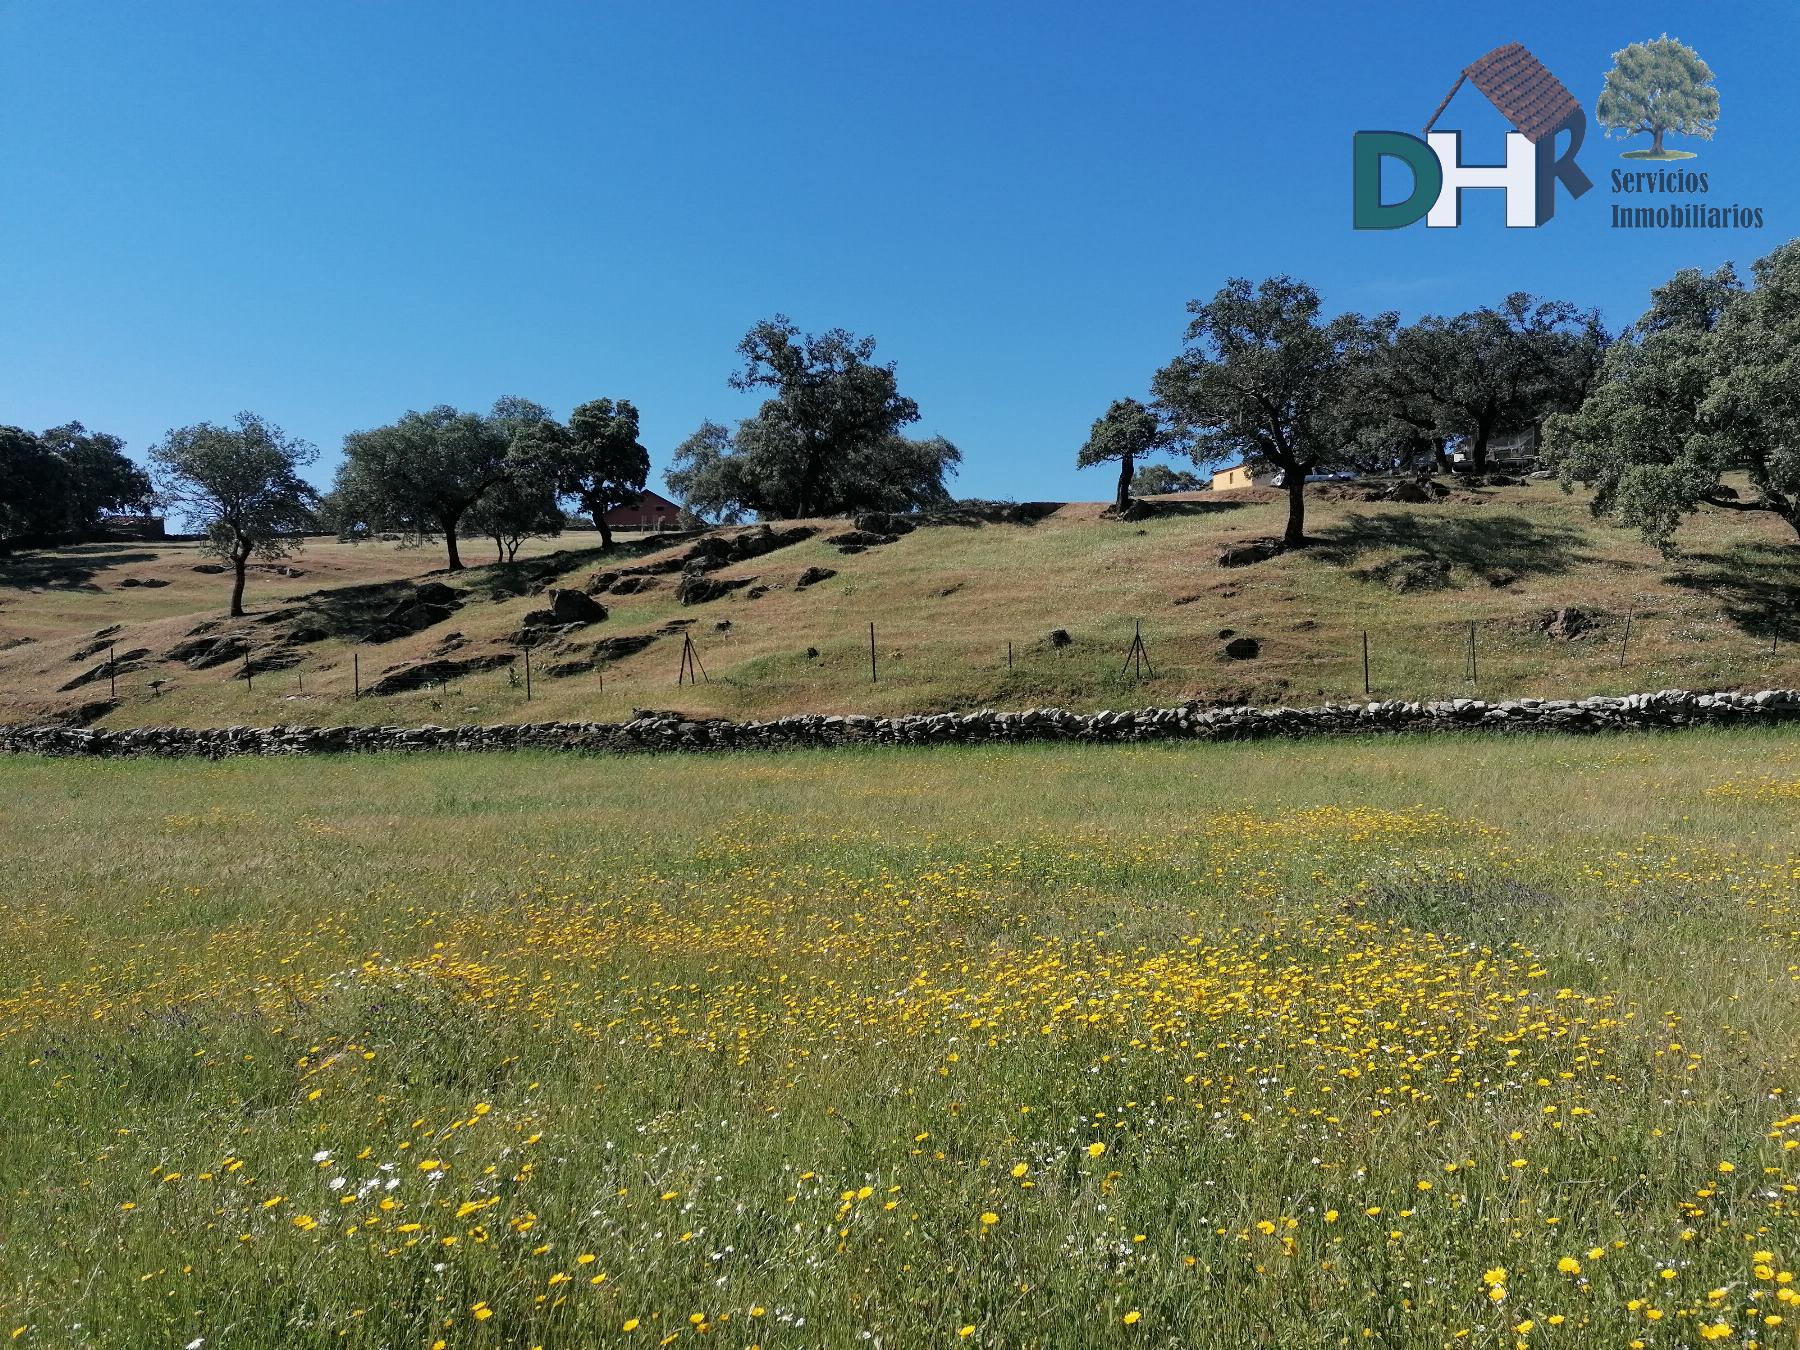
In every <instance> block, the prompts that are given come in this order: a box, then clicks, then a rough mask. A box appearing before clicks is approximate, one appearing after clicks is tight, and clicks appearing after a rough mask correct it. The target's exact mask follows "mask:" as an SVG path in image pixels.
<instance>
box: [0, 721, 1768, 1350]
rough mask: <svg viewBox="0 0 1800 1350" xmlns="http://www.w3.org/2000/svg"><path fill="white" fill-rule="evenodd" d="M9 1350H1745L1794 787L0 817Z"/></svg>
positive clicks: (974, 786) (551, 791)
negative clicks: (154, 1349)
mask: <svg viewBox="0 0 1800 1350" xmlns="http://www.w3.org/2000/svg"><path fill="white" fill-rule="evenodd" d="M0 789H3V791H4V799H5V800H6V801H8V802H9V803H11V809H9V810H8V811H7V812H6V813H4V815H0V847H3V848H4V851H5V855H6V857H7V858H8V860H9V865H8V869H7V873H6V878H7V879H6V883H5V887H4V890H3V891H0V940H4V942H5V944H6V949H7V951H8V960H7V962H6V965H5V967H4V972H3V973H0V1099H3V1100H4V1101H5V1102H6V1103H7V1104H8V1107H9V1111H8V1117H9V1120H8V1139H7V1146H6V1148H5V1149H3V1150H0V1195H3V1196H4V1197H5V1198H4V1204H3V1205H0V1333H7V1334H12V1335H13V1336H14V1337H15V1343H17V1344H20V1345H109V1346H110V1345H123V1344H131V1345H167V1346H201V1345H211V1346H232V1347H240V1346H250V1347H260V1346H306V1345H319V1346H323V1345H367V1346H420V1347H430V1346H434V1345H436V1346H444V1347H446V1350H448V1348H449V1347H464V1346H468V1347H479V1346H501V1345H505V1346H514V1345H517V1346H534V1345H542V1346H545V1347H553V1346H587V1345H613V1344H618V1345H642V1346H650V1345H658V1344H719V1345H732V1346H749V1345H759V1346H763V1347H799V1346H839V1345H843V1346H855V1345H865V1344H866V1345H874V1346H890V1347H901V1346H928V1345H945V1346H955V1345H976V1346H996V1345H1007V1346H1013V1345H1018V1346H1056V1347H1066V1346H1089V1345H1091V1346H1114V1345H1119V1346H1130V1345H1144V1346H1149V1345H1157V1346H1170V1345H1177V1346H1224V1345H1231V1346H1238V1345H1258V1344H1260V1345H1271V1346H1284V1347H1292V1346H1313V1345H1348V1344H1356V1345H1362V1344H1373V1345H1382V1346H1407V1347H1411V1346H1438V1345H1445V1344H1449V1345H1479V1346H1516V1345H1526V1346H1540V1345H1543V1346H1557V1345H1565V1346H1592V1345H1620V1346H1631V1345H1637V1346H1645V1347H1650V1346H1676V1345H1690V1344H1699V1343H1702V1342H1719V1343H1723V1344H1729V1345H1738V1346H1750V1345H1787V1344H1791V1343H1792V1342H1793V1339H1794V1337H1793V1333H1792V1328H1793V1326H1794V1325H1795V1323H1796V1322H1800V1316H1795V1315H1793V1314H1791V1313H1790V1307H1791V1305H1792V1304H1794V1303H1795V1302H1797V1301H1800V1289H1797V1288H1796V1284H1795V1278H1794V1274H1793V1272H1794V1271H1795V1270H1796V1269H1800V1214H1797V1212H1796V1196H1797V1195H1800V1190H1797V1187H1800V1104H1797V1103H1796V1102H1795V1101H1794V1100H1793V1093H1794V1091H1795V1089H1796V1086H1800V1084H1797V1083H1796V1076H1795V1050H1794V1048H1795V1046H1796V1043H1797V1041H1796V1031H1797V1029H1800V1010H1797V1008H1796V1001H1795V992H1796V987H1797V986H1796V983H1795V980H1796V976H1797V973H1800V913H1797V912H1796V887H1797V884H1800V882H1797V878H1800V838H1797V837H1796V829H1795V823H1794V822H1795V814H1794V808H1795V804H1796V802H1800V742H1797V741H1795V740H1794V739H1793V738H1792V737H1791V736H1783V735H1780V734H1777V733H1767V732H1765V733H1741V734H1730V735H1727V734H1693V735H1687V736H1682V737H1679V738H1677V737H1665V738H1649V737H1620V738H1615V739H1607V740H1604V741H1592V742H1583V741H1575V740H1566V739H1542V740H1538V739H1512V740H1490V739H1484V738H1470V739H1465V740H1457V741H1429V742H1428V741H1423V740H1401V741H1391V742H1385V743H1380V744H1375V743H1364V742H1344V743H1335V744H1329V743H1321V744H1310V745H1293V746H1235V747H1234V746H1218V747H1206V748H1194V747H1145V748H1133V749H1121V748H1116V747H1092V748H1081V747H1044V746H1039V747H1014V748H995V749H969V750H942V751H933V752H904V751H887V752H875V751H870V752H841V753H836V754H831V755H816V754H793V755H788V756H783V757H755V756H742V757H735V756H734V757H730V758H727V759H710V758H709V759H677V760H669V761H658V762H653V763H652V762H643V763H639V762H632V763H622V762H617V761H610V760H604V759H584V758H569V757H564V758H551V757H538V756H530V755H515V756H488V757H461V756H443V757H418V758H413V759H397V758H367V759H349V758H342V759H314V760H306V761H298V762H291V763H278V764H265V763H256V762H247V761H232V762H225V763H216V764H193V763H167V762H130V763H91V764H88V763H81V764H72V763H52V762H38V761H21V760H14V761H8V762H5V763H3V764H0Z"/></svg>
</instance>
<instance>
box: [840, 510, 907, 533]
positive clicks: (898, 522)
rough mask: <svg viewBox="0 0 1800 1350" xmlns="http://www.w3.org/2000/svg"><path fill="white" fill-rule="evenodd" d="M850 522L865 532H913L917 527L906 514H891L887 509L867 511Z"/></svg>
mask: <svg viewBox="0 0 1800 1350" xmlns="http://www.w3.org/2000/svg"><path fill="white" fill-rule="evenodd" d="M850 523H851V524H852V525H854V526H855V527H856V528H857V529H858V530H861V531H862V532H863V533H865V534H885V535H900V534H911V533H912V532H913V530H914V529H916V528H917V526H915V525H914V524H913V522H912V521H910V520H908V519H907V518H906V517H905V516H896V515H890V514H889V513H888V512H886V511H865V512H863V513H862V514H861V515H859V516H857V517H855V518H854V519H852V520H851V522H850Z"/></svg>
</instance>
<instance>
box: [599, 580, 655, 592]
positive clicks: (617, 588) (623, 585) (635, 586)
mask: <svg viewBox="0 0 1800 1350" xmlns="http://www.w3.org/2000/svg"><path fill="white" fill-rule="evenodd" d="M660 585H662V582H660V581H658V580H657V579H656V578H655V577H650V576H629V577H620V578H619V579H618V580H617V581H615V582H613V583H612V585H610V586H608V587H607V588H606V592H607V594H608V595H637V594H640V593H641V592H643V591H649V590H654V589H656V587H658V586H660Z"/></svg>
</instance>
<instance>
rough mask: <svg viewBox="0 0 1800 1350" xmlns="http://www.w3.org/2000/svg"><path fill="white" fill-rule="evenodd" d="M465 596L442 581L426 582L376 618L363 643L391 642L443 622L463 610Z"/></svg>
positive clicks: (365, 634)
mask: <svg viewBox="0 0 1800 1350" xmlns="http://www.w3.org/2000/svg"><path fill="white" fill-rule="evenodd" d="M466 598H467V597H465V596H464V594H463V593H462V592H461V591H459V590H457V589H455V588H454V587H451V586H446V585H444V583H443V582H441V581H428V582H426V583H425V584H424V585H422V586H419V587H417V588H416V589H415V590H414V591H413V593H412V595H411V596H410V597H408V598H407V599H404V600H402V601H400V602H399V603H398V604H396V605H395V606H394V607H393V608H392V609H390V610H388V611H387V612H386V613H384V614H381V615H379V616H378V617H377V618H376V620H375V622H374V623H373V624H372V625H371V626H370V627H369V629H368V631H367V632H365V633H364V634H363V641H365V642H393V641H395V640H396V639H398V638H403V637H410V636H411V635H412V634H414V633H422V632H424V631H425V630H426V629H427V628H434V627H436V626H437V625H438V624H440V623H443V622H444V620H446V619H448V618H449V617H450V616H451V615H452V614H454V613H455V612H456V611H457V610H458V609H460V608H461V607H462V604H463V601H464V600H465V599H466Z"/></svg>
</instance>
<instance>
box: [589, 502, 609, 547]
mask: <svg viewBox="0 0 1800 1350" xmlns="http://www.w3.org/2000/svg"><path fill="white" fill-rule="evenodd" d="M589 514H590V515H591V516H592V517H593V518H594V528H595V529H596V530H598V531H600V551H601V552H602V553H611V552H612V546H613V537H612V526H610V525H608V524H607V523H606V512H605V511H603V510H601V509H600V508H598V507H596V508H595V509H594V510H593V511H591V512H589Z"/></svg>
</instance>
